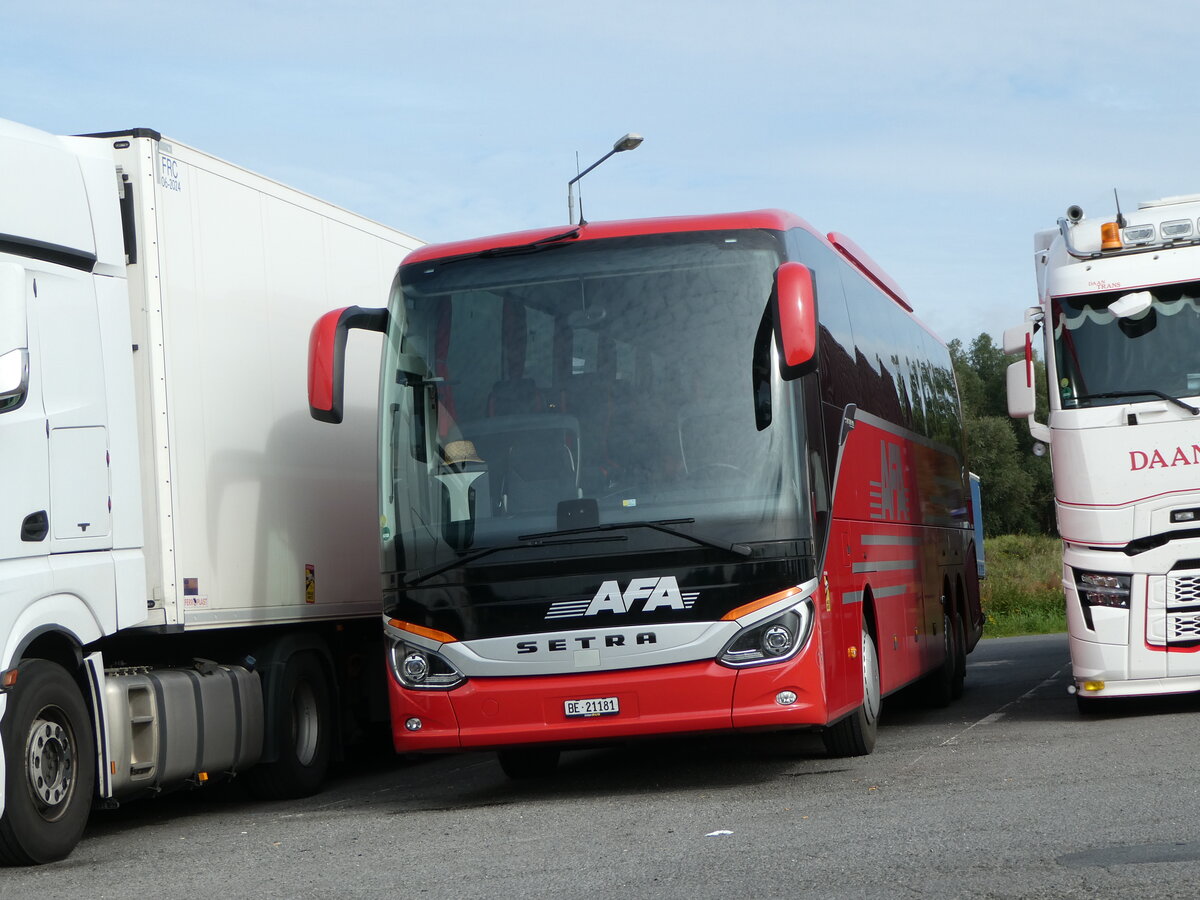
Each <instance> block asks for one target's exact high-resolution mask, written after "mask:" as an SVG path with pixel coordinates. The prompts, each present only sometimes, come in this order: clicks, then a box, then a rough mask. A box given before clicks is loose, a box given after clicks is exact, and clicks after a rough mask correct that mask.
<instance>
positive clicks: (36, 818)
mask: <svg viewBox="0 0 1200 900" xmlns="http://www.w3.org/2000/svg"><path fill="white" fill-rule="evenodd" d="M0 733H2V734H3V738H4V750H5V752H6V753H7V759H6V763H7V765H6V770H7V775H6V780H5V786H4V787H5V791H4V793H5V810H4V816H3V818H0V862H4V863H6V864H10V865H11V864H16V865H32V864H36V863H46V862H52V861H54V860H56V859H62V858H63V857H65V856H66V855H67V854H69V853H70V852H71V851H72V850H73V849H75V845H76V844H78V843H79V839H80V838H81V837H82V836H83V829H84V826H85V825H86V824H87V818H88V811H89V810H90V809H91V808H92V792H93V791H94V790H95V785H96V747H95V742H94V741H93V740H92V726H91V718H90V716H89V715H88V710H87V706H86V704H84V702H83V696H82V695H81V694H80V692H79V687H78V686H77V685H76V684H75V681H74V680H73V679H72V678H71V676H70V675H69V674H67V671H66V669H64V668H63V667H62V666H60V665H58V664H57V663H53V662H50V661H49V660H44V659H31V660H27V661H26V662H23V663H21V665H20V666H19V671H18V673H17V683H16V684H15V685H14V686H13V689H12V692H11V693H10V694H9V704H8V710H7V712H6V714H5V716H4V720H3V722H0Z"/></svg>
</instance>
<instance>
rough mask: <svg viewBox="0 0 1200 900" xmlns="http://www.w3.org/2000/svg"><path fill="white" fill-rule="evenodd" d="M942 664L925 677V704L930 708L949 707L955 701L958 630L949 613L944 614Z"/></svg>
mask: <svg viewBox="0 0 1200 900" xmlns="http://www.w3.org/2000/svg"><path fill="white" fill-rule="evenodd" d="M942 651H943V654H942V663H941V665H939V666H938V667H937V668H936V669H934V670H933V671H932V672H930V673H929V674H928V675H926V676H925V684H924V689H925V702H926V703H928V704H929V705H930V706H949V705H950V701H951V700H953V699H954V696H955V695H954V683H955V681H956V680H957V678H958V630H957V629H956V628H955V627H954V623H953V622H951V621H950V614H949V613H945V612H944V613H942Z"/></svg>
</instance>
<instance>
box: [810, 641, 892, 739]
mask: <svg viewBox="0 0 1200 900" xmlns="http://www.w3.org/2000/svg"><path fill="white" fill-rule="evenodd" d="M862 671H863V702H862V706H860V707H859V708H858V709H856V710H855V711H854V712H852V713H851V714H850V715H848V716H846V718H844V719H842V720H841V721H839V722H835V723H834V724H832V725H830V726H829V727H828V728H826V729H825V730H824V731H823V732H821V740H822V742H823V743H824V744H825V751H826V752H827V753H828V754H829V755H830V756H866V755H867V754H868V753H870V752H871V751H872V750H874V749H875V739H876V737H877V736H878V733H879V708H880V705H881V698H880V694H879V657H878V656H877V655H876V653H875V642H874V641H873V640H872V639H871V635H870V634H869V633H868V632H867V631H866V629H863V635H862Z"/></svg>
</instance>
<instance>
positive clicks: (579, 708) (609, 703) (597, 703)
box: [563, 697, 621, 719]
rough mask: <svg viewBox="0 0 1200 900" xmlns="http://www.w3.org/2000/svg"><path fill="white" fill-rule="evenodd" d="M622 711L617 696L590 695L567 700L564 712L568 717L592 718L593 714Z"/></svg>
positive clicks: (613, 713) (564, 704)
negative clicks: (584, 697)
mask: <svg viewBox="0 0 1200 900" xmlns="http://www.w3.org/2000/svg"><path fill="white" fill-rule="evenodd" d="M620 711H621V704H620V702H619V701H618V700H617V698H616V697H589V698H588V699H586V700H566V701H564V702H563V712H565V713H566V714H567V718H575V719H577V718H584V719H587V718H591V717H592V716H615V715H616V714H617V713H619V712H620Z"/></svg>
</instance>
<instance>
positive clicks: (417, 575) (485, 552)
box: [404, 529, 629, 587]
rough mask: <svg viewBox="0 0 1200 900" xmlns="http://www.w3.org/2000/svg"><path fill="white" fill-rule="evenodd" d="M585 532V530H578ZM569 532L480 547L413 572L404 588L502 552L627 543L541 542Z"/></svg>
mask: <svg viewBox="0 0 1200 900" xmlns="http://www.w3.org/2000/svg"><path fill="white" fill-rule="evenodd" d="M580 530H581V531H586V530H587V529H580ZM570 533H571V532H550V533H549V534H546V535H522V536H520V537H518V538H517V540H518V541H520V542H521V543H519V544H497V545H496V546H495V547H482V548H480V549H479V550H476V551H474V552H473V553H468V554H467V555H466V556H460V557H458V558H457V559H452V560H450V561H449V562H445V563H442V564H441V565H440V566H434V567H433V568H432V569H426V570H425V571H423V572H420V571H419V572H414V573H413V574H411V575H409V576H408V577H406V578H405V579H404V584H405V586H406V587H412V586H413V585H414V584H419V583H420V582H422V581H425V580H427V579H429V578H432V577H433V576H434V575H440V574H441V573H442V572H448V571H450V570H451V569H457V568H458V567H459V566H465V565H466V564H467V563H470V562H474V561H475V560H477V559H480V558H481V557H484V556H490V555H491V554H493V553H500V552H501V551H504V550H525V549H526V548H528V547H552V546H558V545H560V544H592V543H595V542H597V541H627V540H629V538H627V537H625V535H623V534H614V535H611V536H607V535H606V536H605V537H591V538H582V539H578V540H566V541H546V540H541V538H543V537H551V536H554V537H557V536H558V535H559V534H570Z"/></svg>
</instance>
